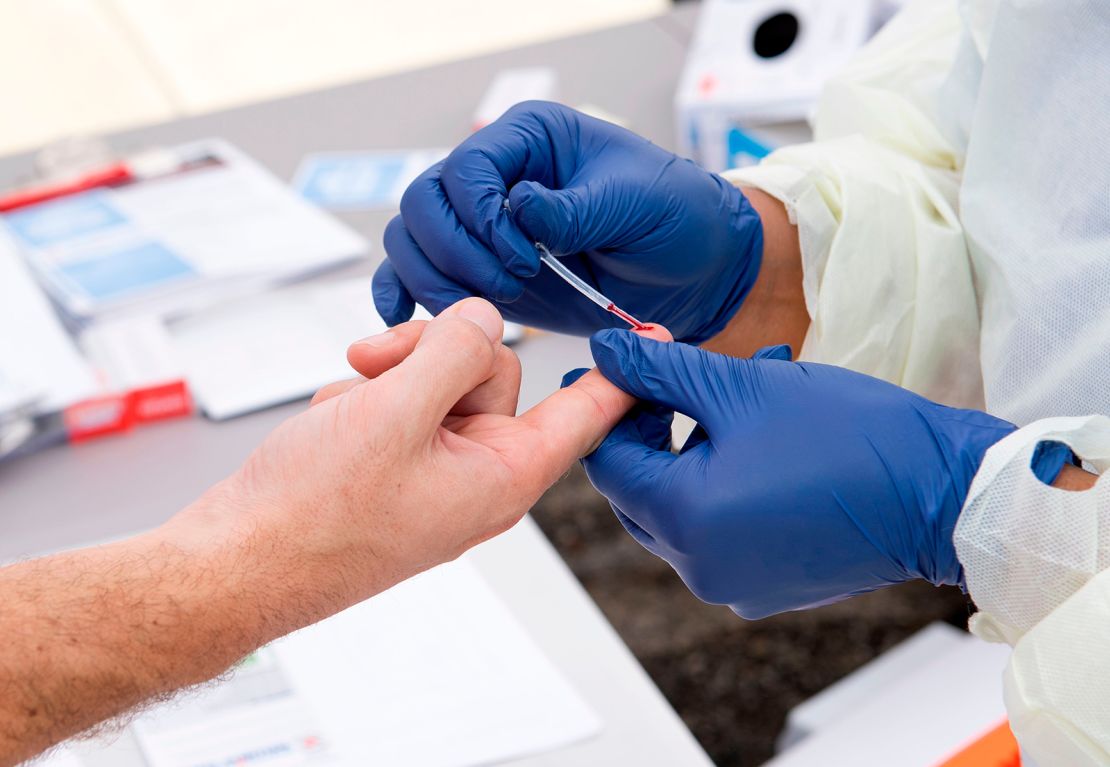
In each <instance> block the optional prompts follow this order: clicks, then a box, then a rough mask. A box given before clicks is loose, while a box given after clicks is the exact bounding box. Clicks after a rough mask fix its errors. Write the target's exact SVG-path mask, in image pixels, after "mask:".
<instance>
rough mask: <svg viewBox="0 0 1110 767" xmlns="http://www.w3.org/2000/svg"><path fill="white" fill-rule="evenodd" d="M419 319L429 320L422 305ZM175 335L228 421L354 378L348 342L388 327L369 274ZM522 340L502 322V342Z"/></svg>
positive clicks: (193, 382)
mask: <svg viewBox="0 0 1110 767" xmlns="http://www.w3.org/2000/svg"><path fill="white" fill-rule="evenodd" d="M415 316H416V318H417V319H428V318H429V317H431V315H430V314H428V313H427V312H426V311H425V310H424V309H422V308H420V307H417V310H416V315H415ZM169 330H170V338H171V342H172V344H173V348H174V349H175V351H176V352H177V354H178V356H179V359H180V360H181V363H182V364H183V366H184V369H185V376H186V379H187V380H188V382H189V389H190V391H191V392H192V394H193V396H194V397H195V398H196V401H197V403H198V404H199V405H200V407H201V409H202V410H203V411H204V413H205V415H207V416H208V417H209V418H211V419H213V420H217V421H219V420H223V419H225V418H232V417H234V416H237V415H242V414H244V413H249V412H252V411H255V410H260V409H262V408H265V407H271V406H273V405H278V404H281V403H283V402H292V401H293V400H297V399H301V398H302V397H307V396H309V395H311V394H313V393H314V392H315V391H316V390H317V389H319V388H320V387H321V386H323V385H324V384H328V383H331V382H332V381H338V380H341V379H344V378H351V377H353V376H354V375H355V372H354V371H353V370H352V369H351V367H350V365H348V364H347V347H348V346H349V345H350V344H352V343H354V342H355V341H357V340H358V339H360V338H364V337H366V336H369V335H373V334H375V333H382V332H384V331H385V330H386V324H385V322H384V321H383V320H382V318H381V317H380V316H379V315H378V313H377V311H376V310H375V309H374V304H373V300H372V298H371V295H370V279H369V278H368V277H358V278H353V279H348V280H339V281H327V282H323V281H321V282H317V283H313V284H309V285H299V286H296V287H290V288H286V289H284V290H278V291H274V292H271V293H267V294H264V295H260V296H255V297H253V298H249V299H244V300H241V301H237V302H235V303H229V304H225V305H224V306H222V307H219V308H216V309H213V310H210V311H208V312H205V313H203V314H197V315H194V316H191V317H187V318H185V319H183V320H181V321H178V322H175V323H172V324H171V325H170V328H169ZM522 337H523V329H522V328H521V327H520V326H519V325H516V324H514V323H507V324H506V326H505V343H513V342H514V341H517V340H520V339H521V338H522Z"/></svg>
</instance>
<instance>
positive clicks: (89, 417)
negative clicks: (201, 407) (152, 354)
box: [62, 381, 193, 442]
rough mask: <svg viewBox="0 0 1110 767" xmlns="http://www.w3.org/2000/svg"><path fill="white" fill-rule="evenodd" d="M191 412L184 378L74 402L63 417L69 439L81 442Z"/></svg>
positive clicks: (191, 408) (190, 401)
mask: <svg viewBox="0 0 1110 767" xmlns="http://www.w3.org/2000/svg"><path fill="white" fill-rule="evenodd" d="M192 411H193V401H192V398H191V397H190V396H189V388H188V386H186V384H185V382H184V381H170V382H168V383H164V384H158V385H156V386H145V387H143V388H141V389H132V390H131V391H129V392H126V393H123V394H110V395H105V396H103V397H95V398H93V399H87V400H85V401H83V402H78V403H75V404H73V405H70V406H69V407H67V408H66V409H65V412H64V413H63V414H62V418H63V420H64V422H65V426H66V432H67V433H68V435H69V440H70V442H82V441H84V440H87V439H92V438H93V437H101V436H104V435H105V434H118V433H119V432H124V431H127V430H128V429H130V428H131V427H132V426H134V425H135V424H144V423H151V422H152V421H162V420H165V419H167V418H179V417H181V416H185V415H189V414H190V413H191V412H192Z"/></svg>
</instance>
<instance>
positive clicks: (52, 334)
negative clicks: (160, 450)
mask: <svg viewBox="0 0 1110 767" xmlns="http://www.w3.org/2000/svg"><path fill="white" fill-rule="evenodd" d="M98 390H99V386H98V385H97V382H96V379H95V377H94V375H93V372H92V370H91V369H90V368H89V366H88V365H87V364H86V363H85V360H84V359H83V358H82V357H81V355H80V353H79V352H78V351H77V347H76V345H75V344H74V343H73V340H72V339H71V338H70V337H69V335H68V334H67V333H66V331H65V328H63V327H62V324H61V322H59V320H58V317H57V315H55V314H54V310H53V308H52V307H51V306H50V302H49V301H47V300H46V296H44V295H43V293H42V291H41V290H40V289H39V286H38V284H37V283H36V282H35V280H34V278H33V277H32V276H31V272H30V270H29V269H28V268H27V266H26V265H25V264H24V263H23V259H22V257H21V256H20V253H19V251H18V249H17V248H16V246H15V244H14V242H13V241H12V240H11V238H10V237H9V235H8V232H7V231H6V230H5V229H4V226H3V224H0V411H2V410H3V409H4V408H6V407H11V408H15V407H17V406H18V403H27V402H28V401H30V400H37V403H36V407H37V409H38V411H39V412H47V413H50V412H56V411H58V410H61V409H63V408H65V407H66V406H67V405H70V404H72V403H74V402H76V401H78V400H81V399H84V398H86V397H89V396H92V395H93V394H95V393H96V392H97V391H98Z"/></svg>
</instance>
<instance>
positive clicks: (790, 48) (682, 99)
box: [674, 0, 895, 172]
mask: <svg viewBox="0 0 1110 767" xmlns="http://www.w3.org/2000/svg"><path fill="white" fill-rule="evenodd" d="M894 5H895V4H892V3H891V2H889V0H887V1H885V2H884V1H882V0H837V2H829V0H772V1H770V2H769V1H768V0H705V1H704V3H703V5H702V9H701V15H700V17H699V19H698V26H697V30H696V31H695V34H694V39H693V42H692V44H691V46H690V52H689V54H688V55H687V59H686V66H685V69H684V70H683V73H682V77H681V79H680V81H679V86H678V91H677V92H676V94H675V102H674V104H675V116H676V120H677V137H678V148H679V153H680V154H682V155H685V156H687V157H690V158H691V159H693V160H694V161H695V162H697V163H699V164H700V165H702V166H703V167H705V168H706V169H707V170H710V171H713V172H720V171H723V170H727V169H729V168H734V167H740V166H744V165H751V164H754V163H756V162H758V161H759V160H760V159H762V157H764V156H765V155H766V154H768V153H769V152H770V151H771V149H772V148H773V146H772V144H771V142H770V141H768V140H767V139H766V138H765V136H764V135H763V133H762V131H761V130H760V126H765V125H774V124H781V123H788V122H794V121H799V120H804V119H805V118H807V117H808V116H809V113H810V111H811V110H812V108H813V106H814V104H815V103H816V101H817V97H818V95H819V94H820V91H821V87H822V86H823V85H824V83H825V81H826V80H827V79H828V78H829V77H830V76H831V75H832V74H834V73H835V72H836V70H837V69H838V68H839V67H840V66H841V65H843V64H844V62H846V61H847V60H848V58H849V57H850V56H851V55H852V54H853V53H854V52H855V51H856V50H858V49H859V47H860V46H861V45H863V43H864V42H866V41H867V39H868V38H869V37H870V36H871V34H872V32H873V31H874V30H875V29H877V28H878V25H880V24H881V23H882V22H883V21H884V20H885V19H886V18H887V17H889V15H890V13H891V12H892V10H893V6H894Z"/></svg>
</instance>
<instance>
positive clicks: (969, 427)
mask: <svg viewBox="0 0 1110 767" xmlns="http://www.w3.org/2000/svg"><path fill="white" fill-rule="evenodd" d="M930 406H931V410H930V411H929V412H928V413H925V414H926V415H927V420H928V421H929V423H930V424H931V428H932V431H933V435H934V440H935V443H936V444H937V446H938V448H939V450H940V456H939V458H940V461H941V463H942V465H943V470H944V474H945V477H946V480H945V481H944V482H942V483H939V485H938V487H939V492H938V494H937V495H936V497H935V500H934V504H933V511H932V513H931V515H930V517H931V522H932V525H931V527H930V530H931V533H930V535H929V540H932V541H936V542H937V543H936V544H935V545H934V548H935V549H936V553H935V555H934V556H933V557H931V564H930V566H929V568H928V569H927V570H925V571H924V572H923V573H922V575H923V577H924V578H925V579H926V580H928V581H930V582H931V583H933V584H934V585H936V586H941V585H955V586H959V587H960V588H961V589H963V590H965V591H966V590H967V586H966V583H965V577H964V572H963V566H962V565H961V563H960V560H959V558H958V557H957V556H956V545H955V542H954V538H953V536H954V534H955V530H956V523H957V522H958V521H959V518H960V514H961V513H963V509H964V505H965V504H966V503H967V498H968V494H969V492H970V491H971V484H972V482H973V481H974V479H975V475H976V474H977V473H978V472H979V468H980V466H982V464H983V459H984V458H985V457H986V454H987V451H988V450H990V448H991V447H993V446H994V445H995V444H997V443H998V442H999V441H1000V440H1002V439H1004V438H1005V437H1007V436H1008V435H1010V434H1012V433H1013V432H1014V431H1016V430H1017V427H1016V426H1014V424H1012V423H1010V422H1009V421H1004V420H1002V419H1001V418H996V417H994V416H992V415H990V414H988V413H984V412H981V411H978V410H963V409H959V408H950V407H946V406H944V405H938V404H935V403H930ZM927 508H928V507H927Z"/></svg>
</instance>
